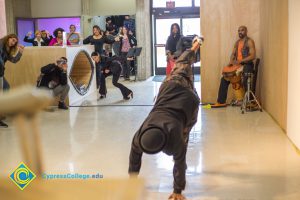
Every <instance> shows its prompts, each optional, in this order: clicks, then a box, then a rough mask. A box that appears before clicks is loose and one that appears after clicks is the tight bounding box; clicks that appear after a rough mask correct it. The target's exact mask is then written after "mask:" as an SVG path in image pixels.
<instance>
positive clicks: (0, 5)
mask: <svg viewBox="0 0 300 200" xmlns="http://www.w3.org/2000/svg"><path fill="white" fill-rule="evenodd" d="M0 24H1V26H0V38H2V37H3V36H5V35H6V34H7V30H6V14H5V0H0Z"/></svg>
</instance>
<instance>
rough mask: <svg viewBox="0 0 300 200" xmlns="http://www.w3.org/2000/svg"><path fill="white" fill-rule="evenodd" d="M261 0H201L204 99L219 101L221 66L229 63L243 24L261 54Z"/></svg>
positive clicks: (206, 100)
mask: <svg viewBox="0 0 300 200" xmlns="http://www.w3.org/2000/svg"><path fill="white" fill-rule="evenodd" d="M259 4H260V0H252V1H248V0H222V1H220V0H201V4H200V5H201V12H200V15H201V16H200V18H201V31H202V34H203V36H204V37H205V44H204V46H203V47H202V52H201V53H202V54H201V59H202V66H201V75H202V77H201V81H202V82H201V86H202V87H201V91H202V95H201V97H202V102H216V99H217V93H218V88H219V84H220V78H221V70H222V68H223V66H225V65H227V64H228V63H229V58H230V55H231V52H232V49H233V46H234V43H235V41H236V40H237V39H238V34H237V30H238V27H239V26H240V25H245V26H247V27H248V29H249V36H250V37H251V38H253V39H254V41H255V43H256V46H257V51H258V56H259V55H260V34H259V25H260V15H259ZM229 96H230V95H229ZM228 99H229V98H228Z"/></svg>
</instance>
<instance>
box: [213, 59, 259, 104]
mask: <svg viewBox="0 0 300 200" xmlns="http://www.w3.org/2000/svg"><path fill="white" fill-rule="evenodd" d="M253 67H254V65H253V63H249V64H246V65H244V69H243V74H242V85H243V87H244V89H245V91H246V90H247V77H245V76H244V74H245V73H253ZM229 84H230V81H226V80H225V79H224V77H222V78H221V82H220V87H219V93H218V100H217V101H218V103H222V104H223V103H226V100H227V93H228V86H229Z"/></svg>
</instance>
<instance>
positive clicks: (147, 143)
mask: <svg viewBox="0 0 300 200" xmlns="http://www.w3.org/2000/svg"><path fill="white" fill-rule="evenodd" d="M165 144H166V134H165V133H164V132H163V131H162V130H161V129H159V128H155V127H153V128H149V129H147V130H145V131H144V132H143V133H142V134H141V137H140V146H141V148H142V150H143V151H144V152H145V153H148V154H156V153H158V152H160V151H161V150H162V149H163V148H164V146H165Z"/></svg>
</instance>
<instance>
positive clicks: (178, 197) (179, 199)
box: [168, 193, 186, 200]
mask: <svg viewBox="0 0 300 200" xmlns="http://www.w3.org/2000/svg"><path fill="white" fill-rule="evenodd" d="M168 199H169V200H186V198H185V196H183V195H182V194H176V193H173V194H171V195H170V196H169V198H168Z"/></svg>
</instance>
